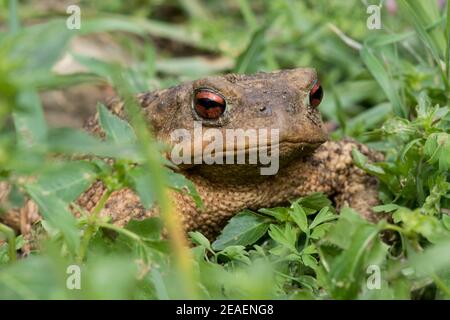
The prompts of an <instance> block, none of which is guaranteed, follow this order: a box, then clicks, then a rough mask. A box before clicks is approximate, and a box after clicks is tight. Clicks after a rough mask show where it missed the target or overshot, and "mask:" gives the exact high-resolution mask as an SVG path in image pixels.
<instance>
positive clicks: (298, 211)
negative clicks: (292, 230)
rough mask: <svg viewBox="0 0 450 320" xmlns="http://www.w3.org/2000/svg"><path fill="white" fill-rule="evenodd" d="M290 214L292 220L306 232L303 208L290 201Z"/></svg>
mask: <svg viewBox="0 0 450 320" xmlns="http://www.w3.org/2000/svg"><path fill="white" fill-rule="evenodd" d="M291 208H292V209H291V210H290V214H291V217H292V219H293V220H294V222H295V223H296V224H297V225H298V226H299V228H300V230H302V231H303V232H304V233H308V232H309V229H308V218H307V217H306V213H305V210H303V208H302V207H301V206H300V205H299V204H298V203H297V202H294V203H292V206H291Z"/></svg>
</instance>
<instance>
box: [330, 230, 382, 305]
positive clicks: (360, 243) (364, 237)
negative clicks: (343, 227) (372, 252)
mask: <svg viewBox="0 0 450 320" xmlns="http://www.w3.org/2000/svg"><path fill="white" fill-rule="evenodd" d="M378 231H379V230H378V228H377V227H376V226H375V225H364V226H362V227H360V228H358V230H356V232H355V234H354V235H353V236H352V237H351V241H350V242H351V244H350V246H349V248H348V249H347V250H344V251H343V252H342V253H341V254H340V255H339V256H338V257H337V258H336V260H335V261H334V262H333V265H332V266H331V270H330V274H329V277H330V280H331V283H332V288H331V294H332V296H333V298H335V299H351V298H355V297H356V294H357V292H358V289H359V281H358V279H359V278H360V276H361V275H364V271H363V270H362V267H363V262H364V261H363V258H364V254H365V253H366V251H367V250H368V248H369V245H370V243H371V241H372V240H373V239H374V238H375V237H376V236H377V234H378Z"/></svg>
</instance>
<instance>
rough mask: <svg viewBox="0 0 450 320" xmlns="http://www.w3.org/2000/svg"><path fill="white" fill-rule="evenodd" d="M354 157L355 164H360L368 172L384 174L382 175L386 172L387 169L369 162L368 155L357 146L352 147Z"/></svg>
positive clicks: (378, 174) (377, 174)
mask: <svg viewBox="0 0 450 320" xmlns="http://www.w3.org/2000/svg"><path fill="white" fill-rule="evenodd" d="M352 157H353V160H354V161H355V165H356V166H358V167H359V168H361V169H363V170H364V171H366V172H367V173H370V174H373V175H376V176H382V175H385V174H386V173H385V171H384V170H383V168H381V167H380V166H378V165H375V164H372V163H369V160H368V159H367V157H366V156H365V155H363V154H362V153H361V152H360V151H359V150H358V149H356V148H353V149H352Z"/></svg>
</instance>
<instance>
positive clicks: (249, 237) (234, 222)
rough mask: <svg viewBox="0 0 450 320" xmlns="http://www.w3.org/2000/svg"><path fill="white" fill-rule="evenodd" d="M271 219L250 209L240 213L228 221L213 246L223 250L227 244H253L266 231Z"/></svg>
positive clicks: (215, 248)
mask: <svg viewBox="0 0 450 320" xmlns="http://www.w3.org/2000/svg"><path fill="white" fill-rule="evenodd" d="M271 221H272V220H271V219H269V218H267V217H263V216H261V215H259V214H256V213H254V212H252V211H249V210H245V211H243V212H241V213H238V214H237V215H236V216H234V217H233V218H232V219H231V220H230V221H229V222H228V224H227V225H226V226H225V228H224V229H223V230H222V233H221V234H220V236H219V237H218V238H217V240H216V241H214V242H213V244H212V247H213V249H214V250H223V249H225V248H226V247H227V246H232V245H242V246H247V245H249V244H253V243H255V242H256V241H257V240H258V239H259V238H261V237H262V236H263V235H264V234H265V233H266V231H267V229H268V228H269V224H270V223H271Z"/></svg>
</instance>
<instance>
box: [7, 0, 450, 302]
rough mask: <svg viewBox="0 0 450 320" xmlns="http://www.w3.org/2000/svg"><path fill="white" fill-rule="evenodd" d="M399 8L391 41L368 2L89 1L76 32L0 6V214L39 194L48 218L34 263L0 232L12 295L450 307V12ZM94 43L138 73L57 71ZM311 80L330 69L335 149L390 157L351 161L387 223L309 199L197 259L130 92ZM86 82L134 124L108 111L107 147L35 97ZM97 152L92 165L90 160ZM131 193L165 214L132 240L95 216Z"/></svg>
mask: <svg viewBox="0 0 450 320" xmlns="http://www.w3.org/2000/svg"><path fill="white" fill-rule="evenodd" d="M398 4H399V10H398V12H397V13H396V14H395V15H390V14H389V13H388V12H387V11H385V10H383V11H382V23H383V29H381V30H368V29H367V28H366V19H367V14H366V7H365V5H364V4H363V2H361V1H356V0H355V1H345V2H343V1H342V2H340V3H339V4H338V2H333V4H330V2H329V1H291V0H276V1H270V2H269V1H251V2H250V1H246V0H239V1H229V2H226V3H225V2H223V1H200V0H195V1H193V0H191V1H187V0H186V1H164V2H163V1H159V0H154V1H131V2H130V1H129V2H127V4H126V5H124V4H123V2H122V1H116V0H108V1H102V2H101V4H100V2H98V4H93V2H90V1H84V2H82V3H81V7H82V17H83V20H82V29H81V30H80V31H79V32H77V31H69V30H67V29H66V28H65V20H64V17H65V16H64V12H62V13H58V12H46V11H42V12H40V11H38V10H35V9H34V8H33V6H32V5H31V4H30V3H28V2H23V3H22V2H20V3H19V4H17V3H16V2H15V1H9V2H8V1H0V6H2V8H1V9H2V10H0V21H1V26H2V29H1V30H4V31H2V32H1V33H0V177H1V180H2V181H6V182H8V183H9V184H11V185H12V186H13V188H12V192H11V196H10V197H9V199H8V201H7V202H6V203H3V204H2V205H3V208H2V209H8V208H18V207H20V206H22V205H23V203H24V201H25V199H26V197H31V198H32V199H33V200H34V201H35V202H36V203H37V204H38V205H39V209H40V213H41V214H42V216H43V217H44V220H43V222H42V223H40V225H38V226H36V229H37V230H39V232H40V234H41V237H40V238H39V240H38V245H37V248H38V249H36V250H35V251H33V252H32V253H31V255H30V256H28V257H20V256H18V258H17V259H16V252H19V253H20V250H21V248H23V246H26V242H25V240H24V239H23V237H22V236H18V237H15V236H14V235H13V234H12V230H10V229H9V228H8V227H7V226H5V225H2V224H0V239H4V242H3V244H2V245H0V298H3V299H4V298H19V299H33V298H38V299H55V298H59V299H77V298H87V299H108V298H112V299H174V298H205V299H217V298H225V299H243V298H252V299H253V298H269V299H330V298H331V299H448V298H450V273H449V271H448V270H450V268H449V267H450V254H449V252H450V209H449V208H450V176H449V173H448V169H449V167H450V112H449V108H448V105H449V99H450V90H449V82H450V67H449V65H450V60H449V56H450V54H449V52H450V22H449V21H450V20H449V19H447V16H449V15H450V9H449V8H447V7H446V8H438V7H437V6H434V4H433V2H430V1H425V0H423V1H406V0H401V1H400V0H399V1H398ZM6 13H7V14H6ZM349 17H351V19H349ZM31 22H33V24H31ZM97 32H106V33H109V34H110V36H111V37H112V38H113V40H114V41H115V42H116V43H117V44H119V45H120V47H121V48H123V50H124V51H126V52H127V53H128V54H129V56H130V57H131V63H130V65H129V66H127V67H125V66H122V65H118V64H113V63H108V62H105V61H101V60H95V59H90V58H88V57H83V56H79V55H78V56H75V59H76V60H77V61H78V62H79V63H81V64H83V65H84V66H85V67H86V68H87V70H88V71H86V72H84V73H81V74H73V75H65V76H61V75H56V74H54V73H53V72H52V71H51V70H52V66H53V65H54V64H55V62H56V61H57V60H58V59H59V58H60V57H61V56H62V55H63V54H64V53H65V52H67V50H68V43H69V41H70V40H71V39H72V38H74V37H77V36H81V35H89V34H93V33H97ZM343 35H345V37H347V38H346V39H347V40H348V39H351V40H352V41H351V43H353V44H356V46H355V45H354V46H352V47H350V46H348V45H347V43H348V41H347V42H345V41H343V39H342V38H343ZM155 39H164V40H163V41H162V42H161V41H154V40H155ZM161 43H162V44H163V45H161ZM169 43H170V44H172V45H167V44H169ZM164 44H166V46H164ZM177 47H178V48H182V52H183V54H182V55H180V53H179V52H178V53H177V50H176V49H173V48H177ZM199 55H200V56H203V57H208V58H211V57H214V58H221V59H225V60H226V61H229V63H228V62H227V63H225V64H223V65H219V66H217V65H215V64H211V63H208V62H207V61H208V60H199V59H198V56H199ZM199 61H202V62H200V63H199ZM174 66H175V67H174ZM301 66H309V67H314V68H316V69H317V70H318V73H319V76H320V78H321V81H322V83H323V85H324V88H325V94H326V95H325V100H324V101H323V103H322V104H321V106H320V108H321V111H322V113H323V115H324V118H325V119H326V120H328V121H334V122H336V123H338V124H339V125H340V126H339V129H338V130H336V131H335V132H334V133H333V135H332V138H333V139H341V138H343V137H344V136H350V137H353V138H354V139H357V140H359V141H361V142H363V143H366V144H368V145H369V146H371V147H372V148H374V149H376V150H378V151H380V152H382V153H383V154H384V155H385V160H384V161H383V162H379V163H369V162H368V161H367V159H366V158H365V157H364V156H363V155H362V154H360V153H358V152H356V151H354V154H353V156H354V161H355V163H356V164H357V165H358V166H359V167H361V168H362V169H363V170H365V171H366V172H368V173H369V174H371V175H374V176H376V177H378V179H379V180H380V190H379V195H380V199H381V201H382V204H381V205H380V206H378V207H375V208H374V210H375V211H377V212H379V213H380V214H383V215H385V216H387V215H392V219H391V220H389V221H386V220H383V221H381V222H380V223H378V224H372V223H369V222H367V221H365V220H363V219H362V218H360V217H359V215H358V214H357V213H356V212H354V211H353V210H351V209H349V208H346V209H343V210H342V211H341V212H340V214H339V215H338V214H337V213H336V211H335V208H333V205H332V203H331V201H330V200H328V199H327V198H326V197H324V196H323V195H321V194H313V195H310V196H308V197H304V198H301V199H293V202H292V203H291V205H290V206H289V207H286V208H266V209H261V210H259V212H251V211H244V212H242V213H240V214H238V215H236V216H235V217H234V218H233V219H231V221H230V222H229V224H228V225H227V226H226V227H225V228H224V230H223V231H222V234H221V235H220V236H219V237H218V239H216V240H215V241H214V242H212V243H210V242H209V241H208V240H207V239H206V238H205V237H204V236H203V235H202V234H200V233H199V232H194V233H191V234H190V237H191V239H192V241H193V242H194V243H195V246H194V247H193V248H191V249H187V248H186V247H185V239H183V237H181V236H180V235H181V232H179V228H180V226H179V222H178V221H177V219H175V216H174V215H173V208H172V205H171V203H170V200H169V199H168V197H167V194H166V189H165V187H166V186H167V185H169V186H170V187H171V188H173V189H176V190H178V191H179V192H188V193H189V194H190V195H191V196H192V197H194V199H196V203H197V204H198V205H199V206H201V201H200V200H199V198H198V195H197V193H196V191H195V189H194V188H193V185H192V183H190V182H189V181H187V180H186V179H185V178H184V177H183V176H181V175H179V174H176V173H174V172H173V171H172V170H171V169H170V168H169V167H164V169H163V170H161V164H162V163H164V160H163V159H162V158H161V157H159V152H158V150H159V148H160V146H159V145H158V144H156V143H154V142H153V138H152V136H151V133H150V132H149V131H148V129H147V127H146V124H145V123H144V120H143V119H142V118H141V116H140V114H139V112H137V106H136V105H135V103H134V102H133V98H132V97H133V93H135V92H139V91H142V90H147V89H148V88H150V89H156V88H164V87H168V86H171V85H174V84H177V83H180V82H181V81H184V80H186V79H193V78H197V77H201V76H204V75H208V74H218V73H226V72H228V71H235V72H242V73H247V72H256V71H270V70H274V69H281V68H292V67H301ZM80 83H83V84H93V83H109V84H111V85H113V86H114V87H115V88H117V89H118V90H117V91H118V93H119V95H120V96H121V97H122V98H124V99H125V101H127V102H128V103H127V113H128V115H129V118H130V123H126V122H124V121H123V120H121V119H118V118H116V117H115V116H114V115H112V114H110V113H109V112H108V111H107V110H106V109H105V108H104V107H103V106H102V105H99V106H98V110H99V113H100V122H101V126H102V128H103V130H104V131H105V134H106V139H105V140H99V139H96V138H93V137H91V136H89V135H87V134H86V133H84V132H82V131H80V130H75V129H71V128H53V127H51V126H49V125H48V124H47V122H46V121H45V117H44V111H43V108H42V103H41V101H40V98H39V95H38V93H40V92H42V91H44V90H48V89H63V88H66V87H68V86H72V85H75V84H80ZM86 155H88V156H90V159H92V160H79V159H80V158H81V159H83V157H80V156H86ZM105 157H109V158H114V159H116V161H115V162H114V164H111V163H108V162H105V161H104V160H103V159H104V158H105ZM76 159H78V160H76ZM84 159H85V158H84ZM96 179H100V180H102V181H103V182H104V183H105V185H106V187H107V190H108V191H107V193H106V196H105V197H104V198H103V199H102V201H100V203H99V204H98V206H97V207H96V208H95V209H94V214H92V215H86V214H85V213H84V212H83V211H82V210H81V212H80V213H81V217H80V218H75V217H74V216H73V215H72V214H71V213H70V211H69V205H70V204H73V203H74V201H75V200H76V198H77V197H78V196H79V195H80V194H81V193H82V192H83V191H84V190H86V189H87V188H88V187H89V185H90V184H91V183H92V182H93V181H94V180H96ZM123 187H130V188H133V189H134V190H135V191H136V192H137V194H138V195H139V196H140V198H141V200H142V202H143V204H144V205H145V206H146V207H150V206H151V205H153V204H154V203H158V204H159V206H160V207H161V210H162V215H161V217H160V218H151V219H147V220H144V221H132V222H130V223H129V224H128V225H127V226H126V227H125V228H119V227H117V226H115V225H113V224H111V223H110V222H109V221H108V220H105V219H104V218H102V217H99V216H98V215H97V213H98V212H99V211H100V210H101V208H102V206H103V205H104V202H105V201H106V199H107V195H109V194H110V193H111V192H113V191H114V190H117V189H120V188H123ZM186 187H187V188H186ZM186 190H187V191H186ZM163 226H165V227H166V228H167V230H168V233H169V234H170V235H171V236H172V237H170V240H166V239H163V238H162V237H161V232H162V228H163ZM35 245H36V244H35ZM72 264H78V265H80V267H81V274H82V284H81V286H82V288H81V290H68V289H67V288H66V280H67V277H68V274H67V273H66V270H67V267H68V266H69V265H72ZM371 266H372V267H373V266H377V267H378V268H379V271H380V272H381V273H380V274H381V282H380V285H381V286H380V289H376V290H371V289H370V286H368V285H367V283H368V281H372V280H373V278H371V275H372V273H373V269H372V267H371ZM371 270H372V271H371ZM371 279H372V280H371Z"/></svg>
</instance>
